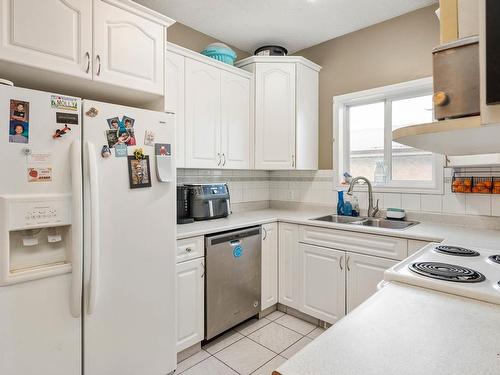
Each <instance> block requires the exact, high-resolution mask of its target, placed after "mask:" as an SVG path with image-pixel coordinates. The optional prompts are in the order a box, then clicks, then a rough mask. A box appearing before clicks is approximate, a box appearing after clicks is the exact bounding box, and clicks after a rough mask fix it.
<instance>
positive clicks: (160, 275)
mask: <svg viewBox="0 0 500 375" xmlns="http://www.w3.org/2000/svg"><path fill="white" fill-rule="evenodd" d="M174 139H175V133H174V119H173V115H169V114H165V113H160V112H153V111H146V110H141V109H136V108H128V107H122V106H118V105H112V104H107V103H100V102H93V101H86V100H83V101H82V100H80V99H78V98H73V97H68V96H62V95H58V94H52V93H45V92H40V91H33V90H27V89H22V88H15V87H8V86H0V144H1V146H0V158H1V161H2V163H1V164H0V165H2V167H1V169H0V374H8V375H32V374H33V375H34V374H36V375H79V374H81V375H127V374H129V375H139V374H141V375H149V374H151V375H165V374H168V373H169V372H171V371H173V370H174V369H175V367H176V351H175V306H174V300H175V294H174V293H175V251H174V249H175V215H176V214H175V208H174V207H175V205H174V203H175V180H176V177H175V157H174V154H175V147H174V146H175V145H174V144H173V143H174ZM138 150H142V155H140V154H138V153H136V155H135V156H134V151H138Z"/></svg>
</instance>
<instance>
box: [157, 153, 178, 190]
mask: <svg viewBox="0 0 500 375" xmlns="http://www.w3.org/2000/svg"><path fill="white" fill-rule="evenodd" d="M155 159H156V160H155V161H156V177H157V178H158V181H160V182H171V181H172V180H173V176H174V169H175V168H174V166H173V162H172V152H171V145H170V144H169V143H155Z"/></svg>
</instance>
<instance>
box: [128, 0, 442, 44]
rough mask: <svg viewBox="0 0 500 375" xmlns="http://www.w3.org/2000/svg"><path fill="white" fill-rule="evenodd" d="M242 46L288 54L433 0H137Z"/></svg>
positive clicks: (198, 28)
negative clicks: (273, 47)
mask: <svg viewBox="0 0 500 375" xmlns="http://www.w3.org/2000/svg"><path fill="white" fill-rule="evenodd" d="M136 1H137V2H139V3H142V4H143V5H146V6H149V7H151V8H154V9H156V10H158V11H160V12H161V13H164V14H166V15H167V16H169V17H171V18H173V19H175V20H177V21H179V22H181V23H183V24H185V25H188V26H190V27H192V28H194V29H196V30H198V31H201V32H203V33H205V34H208V35H210V36H212V37H214V38H217V39H220V40H223V41H225V42H227V43H229V44H232V45H233V46H235V47H237V48H240V49H242V50H245V51H248V52H250V53H253V51H254V50H255V49H256V48H257V47H259V46H262V45H265V44H278V45H282V46H284V47H286V48H287V49H288V50H289V52H290V53H292V52H295V51H298V50H301V49H303V48H307V47H310V46H313V45H315V44H318V43H321V42H324V41H326V40H329V39H332V38H335V37H338V36H340V35H344V34H347V33H350V32H353V31H356V30H359V29H362V28H364V27H367V26H370V25H374V24H376V23H379V22H382V21H385V20H388V19H390V18H393V17H397V16H399V15H401V14H404V13H408V12H411V11H412V10H415V9H418V8H422V7H425V6H428V5H431V4H433V3H435V2H436V0H136Z"/></svg>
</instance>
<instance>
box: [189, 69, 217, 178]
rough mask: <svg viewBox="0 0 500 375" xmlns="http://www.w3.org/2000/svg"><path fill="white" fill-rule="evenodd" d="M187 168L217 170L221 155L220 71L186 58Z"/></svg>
mask: <svg viewBox="0 0 500 375" xmlns="http://www.w3.org/2000/svg"><path fill="white" fill-rule="evenodd" d="M185 67H186V107H185V108H186V114H185V116H186V117H185V118H186V143H185V145H186V167H187V168H218V167H220V165H221V163H222V160H221V155H220V138H221V137H220V71H219V70H218V69H217V68H214V67H213V66H210V65H207V64H204V63H202V62H199V61H195V60H191V59H186V63H185Z"/></svg>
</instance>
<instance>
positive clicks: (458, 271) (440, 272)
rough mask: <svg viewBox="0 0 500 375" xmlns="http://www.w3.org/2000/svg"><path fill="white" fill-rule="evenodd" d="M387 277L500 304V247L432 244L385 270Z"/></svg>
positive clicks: (387, 278) (387, 279)
mask: <svg viewBox="0 0 500 375" xmlns="http://www.w3.org/2000/svg"><path fill="white" fill-rule="evenodd" d="M384 280H385V281H389V282H391V281H395V282H400V283H405V284H410V285H415V286H419V287H423V288H427V289H432V290H436V291H439V292H444V293H449V294H455V295H458V296H463V297H468V298H474V299H477V300H480V301H484V302H490V303H495V304H499V305H500V249H496V250H492V249H477V248H464V247H461V246H452V245H440V244H429V245H427V246H425V247H424V248H423V249H421V250H419V251H418V252H416V253H415V254H413V255H411V256H410V257H408V258H407V259H405V260H403V261H402V262H400V263H398V264H396V265H395V266H393V267H391V268H390V269H388V270H387V271H385V273H384Z"/></svg>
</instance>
